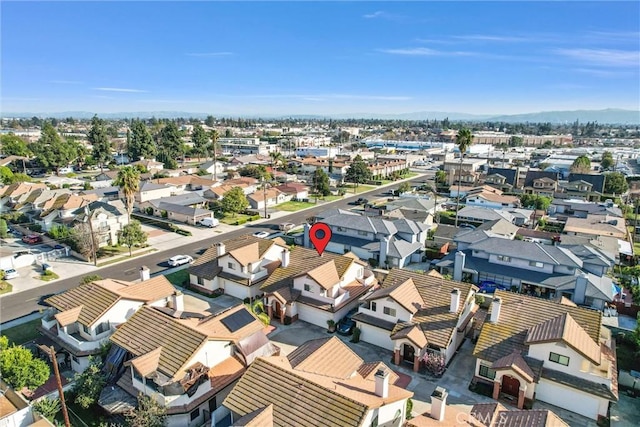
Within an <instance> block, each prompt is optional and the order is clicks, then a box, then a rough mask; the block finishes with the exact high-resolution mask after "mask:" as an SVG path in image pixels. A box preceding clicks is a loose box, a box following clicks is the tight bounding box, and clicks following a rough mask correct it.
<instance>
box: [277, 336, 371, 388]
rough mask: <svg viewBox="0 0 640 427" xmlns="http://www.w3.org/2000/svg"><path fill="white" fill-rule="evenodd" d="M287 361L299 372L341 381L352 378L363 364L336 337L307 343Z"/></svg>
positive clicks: (289, 356) (288, 357)
mask: <svg viewBox="0 0 640 427" xmlns="http://www.w3.org/2000/svg"><path fill="white" fill-rule="evenodd" d="M287 359H289V363H290V364H291V367H292V368H293V369H295V370H297V371H303V372H309V373H312V374H320V375H325V376H328V377H333V378H341V379H347V378H350V377H351V376H352V375H353V373H354V372H356V371H357V370H358V369H359V368H360V366H361V365H362V363H363V360H362V359H361V358H360V357H359V356H358V355H357V354H356V353H354V352H353V350H351V349H350V348H349V347H348V346H346V345H344V344H343V343H342V341H340V339H339V338H337V337H335V336H333V337H331V338H320V339H316V340H311V341H307V342H305V343H304V344H302V345H301V346H299V347H298V348H296V349H295V350H293V351H292V352H291V353H290V354H289V355H288V356H287Z"/></svg>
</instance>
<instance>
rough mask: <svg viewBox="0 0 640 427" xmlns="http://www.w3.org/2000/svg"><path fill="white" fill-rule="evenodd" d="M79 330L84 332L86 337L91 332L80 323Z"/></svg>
mask: <svg viewBox="0 0 640 427" xmlns="http://www.w3.org/2000/svg"><path fill="white" fill-rule="evenodd" d="M80 328H81V329H82V332H84V333H85V334H87V335H91V331H90V330H89V328H88V327H87V326H85V325H83V324H82V323H81V324H80Z"/></svg>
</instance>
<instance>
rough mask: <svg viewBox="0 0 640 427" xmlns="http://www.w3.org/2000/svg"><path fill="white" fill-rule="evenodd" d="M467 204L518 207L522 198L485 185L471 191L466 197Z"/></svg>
mask: <svg viewBox="0 0 640 427" xmlns="http://www.w3.org/2000/svg"><path fill="white" fill-rule="evenodd" d="M464 203H465V205H467V206H479V207H483V208H491V209H504V208H517V207H519V206H520V200H519V199H518V197H516V196H505V195H503V194H502V191H501V190H498V189H496V188H493V187H490V186H488V185H483V186H482V187H478V188H474V189H473V190H471V191H469V192H468V193H467V194H466V196H465V199H464Z"/></svg>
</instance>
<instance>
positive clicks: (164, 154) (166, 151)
mask: <svg viewBox="0 0 640 427" xmlns="http://www.w3.org/2000/svg"><path fill="white" fill-rule="evenodd" d="M184 151H185V149H184V144H183V142H182V133H181V132H180V130H179V129H178V126H177V125H176V124H175V122H169V123H167V125H166V126H165V127H164V128H162V130H161V131H160V151H159V153H158V161H160V162H162V163H164V167H165V168H166V169H175V168H176V167H177V162H176V159H178V158H180V157H181V156H182V157H183V156H184Z"/></svg>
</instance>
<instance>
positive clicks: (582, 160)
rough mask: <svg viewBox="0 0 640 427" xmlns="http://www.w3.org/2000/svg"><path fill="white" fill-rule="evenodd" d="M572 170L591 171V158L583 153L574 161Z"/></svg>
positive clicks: (574, 171) (579, 171) (578, 171)
mask: <svg viewBox="0 0 640 427" xmlns="http://www.w3.org/2000/svg"><path fill="white" fill-rule="evenodd" d="M570 170H571V172H573V173H589V172H590V171H591V160H589V157H587V156H585V155H584V154H583V155H582V156H579V157H578V158H576V159H575V160H574V161H573V164H572V165H571V169H570Z"/></svg>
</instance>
